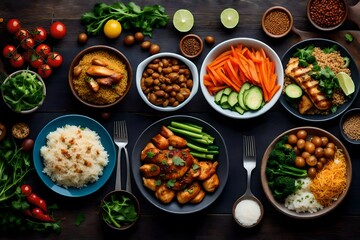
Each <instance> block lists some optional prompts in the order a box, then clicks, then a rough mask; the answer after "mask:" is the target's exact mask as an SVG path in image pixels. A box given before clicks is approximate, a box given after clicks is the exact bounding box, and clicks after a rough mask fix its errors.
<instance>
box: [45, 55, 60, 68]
mask: <svg viewBox="0 0 360 240" xmlns="http://www.w3.org/2000/svg"><path fill="white" fill-rule="evenodd" d="M46 61H47V64H49V65H50V67H59V66H60V65H61V64H62V62H63V57H62V56H61V55H60V54H59V53H57V52H51V53H50V54H49V55H48V58H47V60H46Z"/></svg>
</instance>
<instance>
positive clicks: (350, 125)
mask: <svg viewBox="0 0 360 240" xmlns="http://www.w3.org/2000/svg"><path fill="white" fill-rule="evenodd" d="M340 132H341V135H342V136H343V138H344V139H345V140H347V141H348V142H349V143H352V144H360V108H353V109H350V110H348V111H346V112H345V113H344V115H343V116H342V117H341V119H340Z"/></svg>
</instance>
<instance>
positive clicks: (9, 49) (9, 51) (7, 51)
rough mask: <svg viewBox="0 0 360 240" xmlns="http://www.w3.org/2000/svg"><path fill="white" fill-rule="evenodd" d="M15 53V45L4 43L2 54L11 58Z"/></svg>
mask: <svg viewBox="0 0 360 240" xmlns="http://www.w3.org/2000/svg"><path fill="white" fill-rule="evenodd" d="M15 53H16V47H15V46H13V45H6V46H5V47H4V49H3V56H4V57H6V58H11V57H12V56H13V55H14V54H15Z"/></svg>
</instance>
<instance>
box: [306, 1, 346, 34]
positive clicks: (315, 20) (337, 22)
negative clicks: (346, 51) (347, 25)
mask: <svg viewBox="0 0 360 240" xmlns="http://www.w3.org/2000/svg"><path fill="white" fill-rule="evenodd" d="M306 13H307V17H308V19H309V21H310V23H311V24H312V25H313V26H314V27H315V28H317V29H319V30H321V31H332V30H335V29H336V28H338V27H340V26H341V25H342V24H343V23H344V22H345V20H346V18H347V6H346V3H345V1H344V0H328V1H326V2H324V1H318V0H309V1H308V3H307V6H306Z"/></svg>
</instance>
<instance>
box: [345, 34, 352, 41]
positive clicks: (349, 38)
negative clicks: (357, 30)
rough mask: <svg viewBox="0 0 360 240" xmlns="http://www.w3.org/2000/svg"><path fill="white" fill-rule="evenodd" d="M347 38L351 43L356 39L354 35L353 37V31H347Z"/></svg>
mask: <svg viewBox="0 0 360 240" xmlns="http://www.w3.org/2000/svg"><path fill="white" fill-rule="evenodd" d="M345 40H346V41H347V42H348V43H351V42H352V41H354V37H353V35H351V33H346V34H345Z"/></svg>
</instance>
